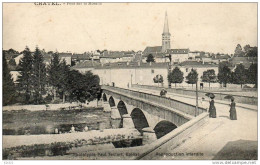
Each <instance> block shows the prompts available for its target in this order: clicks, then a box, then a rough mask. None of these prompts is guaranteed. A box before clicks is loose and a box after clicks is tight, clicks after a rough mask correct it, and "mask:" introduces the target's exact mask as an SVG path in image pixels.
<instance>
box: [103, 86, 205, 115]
mask: <svg viewBox="0 0 260 165" xmlns="http://www.w3.org/2000/svg"><path fill="white" fill-rule="evenodd" d="M102 89H104V90H108V91H111V92H115V93H118V94H121V95H128V96H131V97H133V98H140V99H144V100H147V101H150V102H153V103H158V104H162V105H164V106H166V107H172V108H174V109H176V110H179V111H181V112H183V113H186V114H188V115H191V116H197V115H199V114H201V113H203V112H206V109H204V108H202V107H198V112H196V106H194V105H191V104H187V103H184V102H181V101H178V100H175V99H172V98H167V97H160V96H157V95H153V94H149V93H144V92H140V91H132V90H129V89H124V88H118V87H112V86H105V85H103V86H102Z"/></svg>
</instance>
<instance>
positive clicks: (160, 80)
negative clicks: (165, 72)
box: [153, 74, 163, 86]
mask: <svg viewBox="0 0 260 165" xmlns="http://www.w3.org/2000/svg"><path fill="white" fill-rule="evenodd" d="M153 82H154V83H158V86H159V83H161V84H162V83H163V76H162V75H160V74H157V75H156V76H155V77H154V78H153Z"/></svg>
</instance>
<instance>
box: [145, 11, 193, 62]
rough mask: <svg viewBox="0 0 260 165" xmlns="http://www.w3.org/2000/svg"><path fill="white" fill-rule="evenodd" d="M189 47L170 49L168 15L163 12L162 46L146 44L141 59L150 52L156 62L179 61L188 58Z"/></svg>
mask: <svg viewBox="0 0 260 165" xmlns="http://www.w3.org/2000/svg"><path fill="white" fill-rule="evenodd" d="M189 52H190V50H189V49H171V33H170V31H169V25H168V16H167V12H166V13H165V20H164V27H163V33H162V46H152V47H151V46H148V47H146V48H145V50H144V51H143V60H142V62H146V58H147V56H148V55H149V54H152V55H153V57H154V59H155V62H156V63H162V62H171V63H180V62H183V61H186V60H188V59H189V56H190V55H189Z"/></svg>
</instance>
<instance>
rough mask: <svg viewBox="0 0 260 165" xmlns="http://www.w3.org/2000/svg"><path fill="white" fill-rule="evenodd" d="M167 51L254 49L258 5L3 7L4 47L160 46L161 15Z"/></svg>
mask: <svg viewBox="0 0 260 165" xmlns="http://www.w3.org/2000/svg"><path fill="white" fill-rule="evenodd" d="M166 11H167V13H168V23H169V30H170V33H171V48H173V49H181V48H189V49H190V50H191V51H195V50H198V51H207V52H212V53H218V52H219V53H228V54H232V53H234V50H235V47H236V45H237V44H241V45H242V47H243V46H245V45H246V44H250V45H251V46H257V3H102V4H101V5H84V4H82V5H68V4H65V3H60V5H58V6H54V5H35V4H34V3H3V49H10V48H13V49H15V50H18V51H22V50H24V48H25V46H26V45H27V46H28V47H29V48H30V49H31V50H34V49H35V47H36V45H38V47H39V48H40V49H45V50H46V51H55V50H57V51H59V52H67V51H69V52H72V53H73V52H75V53H83V52H86V51H94V50H97V49H100V50H103V49H107V50H115V51H116V50H125V51H127V50H134V51H138V50H144V49H145V47H146V46H161V44H162V36H161V35H162V32H163V25H164V17H165V12H166Z"/></svg>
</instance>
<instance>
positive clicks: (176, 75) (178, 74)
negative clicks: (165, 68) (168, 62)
mask: <svg viewBox="0 0 260 165" xmlns="http://www.w3.org/2000/svg"><path fill="white" fill-rule="evenodd" d="M183 79H184V77H183V72H182V71H181V70H180V68H178V67H175V68H174V69H173V70H172V71H171V72H170V73H169V75H168V81H169V82H170V83H175V88H176V83H182V82H183Z"/></svg>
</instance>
